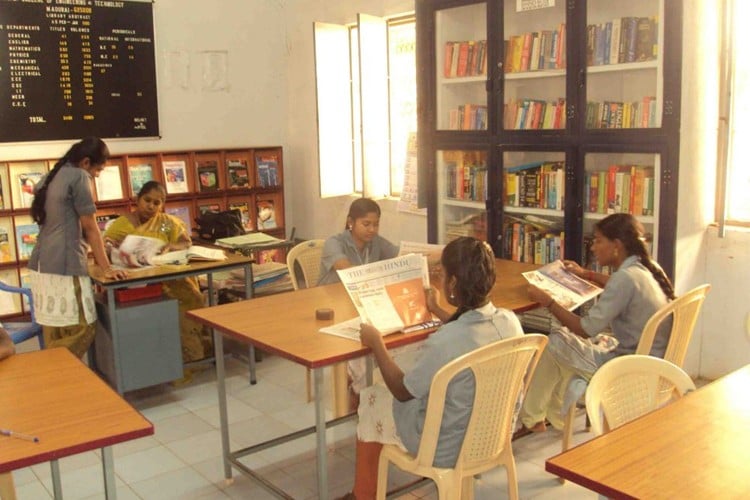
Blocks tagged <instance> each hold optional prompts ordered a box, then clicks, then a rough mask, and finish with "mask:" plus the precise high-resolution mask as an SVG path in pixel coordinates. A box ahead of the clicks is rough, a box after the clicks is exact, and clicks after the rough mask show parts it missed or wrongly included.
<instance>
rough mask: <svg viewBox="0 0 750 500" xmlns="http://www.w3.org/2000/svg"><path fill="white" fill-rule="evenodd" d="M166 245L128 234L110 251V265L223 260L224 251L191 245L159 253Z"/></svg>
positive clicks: (146, 237)
mask: <svg viewBox="0 0 750 500" xmlns="http://www.w3.org/2000/svg"><path fill="white" fill-rule="evenodd" d="M165 245H166V243H165V242H164V241H162V240H160V239H158V238H151V237H149V236H137V235H134V234H129V235H127V236H125V238H124V239H123V240H122V242H121V243H120V246H119V247H118V248H114V249H112V253H111V255H110V258H111V260H112V265H113V266H115V267H118V268H129V267H147V266H159V265H165V264H186V263H187V262H188V261H189V260H225V259H226V258H227V256H226V255H225V254H224V251H223V250H221V249H217V248H207V247H200V246H196V245H193V246H191V247H190V248H187V249H185V250H175V251H174V252H166V253H160V252H161V250H162V248H164V246H165Z"/></svg>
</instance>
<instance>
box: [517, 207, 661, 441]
mask: <svg viewBox="0 0 750 500" xmlns="http://www.w3.org/2000/svg"><path fill="white" fill-rule="evenodd" d="M592 251H593V252H594V255H595V256H596V260H597V262H599V263H600V264H601V265H603V266H611V267H612V268H614V269H615V272H614V273H612V275H611V276H608V275H606V274H601V273H595V272H593V271H589V270H587V269H583V268H582V267H581V266H579V265H578V264H576V263H575V262H573V261H565V267H566V268H567V269H568V270H569V271H571V272H572V273H574V274H576V275H578V276H580V277H582V278H584V279H587V280H589V281H593V282H594V283H596V284H597V285H599V286H602V287H604V291H603V292H602V293H601V295H599V298H598V300H597V302H596V304H594V305H593V306H592V307H591V309H589V311H588V313H587V314H586V315H585V316H582V317H581V316H578V315H577V314H575V313H572V312H570V311H568V310H566V309H565V308H563V307H562V306H560V305H559V304H557V303H556V302H555V301H554V299H552V297H551V296H550V295H549V294H547V293H546V292H545V291H543V290H541V289H540V288H537V287H535V286H533V285H530V286H529V298H531V299H532V300H534V301H535V302H538V303H539V304H541V305H542V306H544V307H546V308H547V309H548V310H549V312H551V313H552V314H553V315H554V316H555V317H556V318H557V319H558V320H559V321H560V323H562V325H563V327H565V328H563V329H560V330H558V331H553V332H552V333H550V335H549V343H548V344H547V348H546V349H545V351H544V353H543V354H542V357H541V358H540V359H539V364H538V365H537V368H536V371H535V372H534V376H533V378H532V379H531V385H530V386H529V390H528V392H527V393H526V398H525V399H524V402H523V408H522V410H521V414H520V417H521V422H522V423H523V429H520V430H519V431H518V434H517V435H523V434H525V433H527V432H529V431H531V432H541V431H544V430H545V428H546V425H545V419H546V420H547V421H549V422H550V423H551V424H552V426H553V427H555V428H557V429H562V427H563V416H562V412H561V409H562V404H563V397H564V394H565V390H566V388H567V385H568V381H569V380H570V378H571V377H572V376H574V375H578V376H580V377H583V378H585V379H586V380H589V379H591V377H592V376H593V375H594V372H595V371H596V370H597V369H598V368H599V367H600V366H601V365H603V364H604V363H606V362H607V361H609V360H610V359H613V358H614V357H616V356H621V355H623V354H633V353H635V351H636V348H637V347H638V342H639V340H640V339H641V333H642V332H643V327H644V326H645V325H646V322H647V321H648V320H649V318H651V316H652V315H653V314H654V313H655V312H656V311H657V310H658V309H659V308H661V307H662V306H663V305H665V304H666V303H667V302H668V301H670V300H672V299H674V298H675V295H674V288H673V287H672V283H671V282H670V281H669V278H667V276H666V274H664V271H663V270H662V268H661V267H659V265H658V264H657V263H656V262H654V261H653V260H651V256H650V255H649V252H648V249H647V248H646V243H645V240H644V237H643V227H642V226H641V224H640V223H639V222H638V220H637V219H636V218H635V217H633V216H632V215H630V214H612V215H609V216H607V217H605V218H604V219H602V220H601V221H599V222H598V223H597V224H596V226H595V227H594V244H593V246H592ZM607 329H611V331H612V336H614V338H615V339H616V340H617V346H616V347H614V349H612V348H602V347H601V346H599V345H597V344H594V343H593V342H591V340H590V338H592V337H594V336H596V335H597V334H598V333H600V332H603V331H605V330H607ZM669 329H670V323H669V322H664V323H663V324H662V325H661V326H660V327H659V330H658V332H657V334H656V337H655V338H654V344H653V346H652V348H651V355H652V356H657V357H660V358H661V357H663V356H664V352H665V350H666V348H667V342H668V341H669Z"/></svg>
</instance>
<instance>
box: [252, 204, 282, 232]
mask: <svg viewBox="0 0 750 500" xmlns="http://www.w3.org/2000/svg"><path fill="white" fill-rule="evenodd" d="M256 208H257V214H258V230H259V231H262V230H263V229H275V228H277V227H278V224H277V222H276V206H275V204H274V200H269V199H266V200H258V202H257V203H256Z"/></svg>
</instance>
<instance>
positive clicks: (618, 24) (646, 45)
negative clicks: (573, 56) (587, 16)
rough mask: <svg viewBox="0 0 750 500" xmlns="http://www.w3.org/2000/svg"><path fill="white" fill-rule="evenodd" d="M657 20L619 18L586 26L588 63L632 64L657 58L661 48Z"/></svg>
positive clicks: (653, 18)
mask: <svg viewBox="0 0 750 500" xmlns="http://www.w3.org/2000/svg"><path fill="white" fill-rule="evenodd" d="M658 37H659V22H658V20H657V18H656V17H618V18H616V19H613V20H611V21H607V22H606V23H599V24H589V25H588V26H587V27H586V64H588V65H589V66H602V65H605V64H620V63H632V62H640V61H649V60H653V59H656V56H657V53H658V50H659V46H658Z"/></svg>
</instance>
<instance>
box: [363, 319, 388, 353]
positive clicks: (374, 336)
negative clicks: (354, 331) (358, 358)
mask: <svg viewBox="0 0 750 500" xmlns="http://www.w3.org/2000/svg"><path fill="white" fill-rule="evenodd" d="M359 341H360V342H362V345H364V346H365V347H369V348H370V349H372V348H373V346H374V345H375V344H378V343H380V342H383V334H381V333H380V331H379V330H378V329H377V328H375V327H374V326H372V325H368V324H367V323H362V324H361V325H359Z"/></svg>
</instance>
